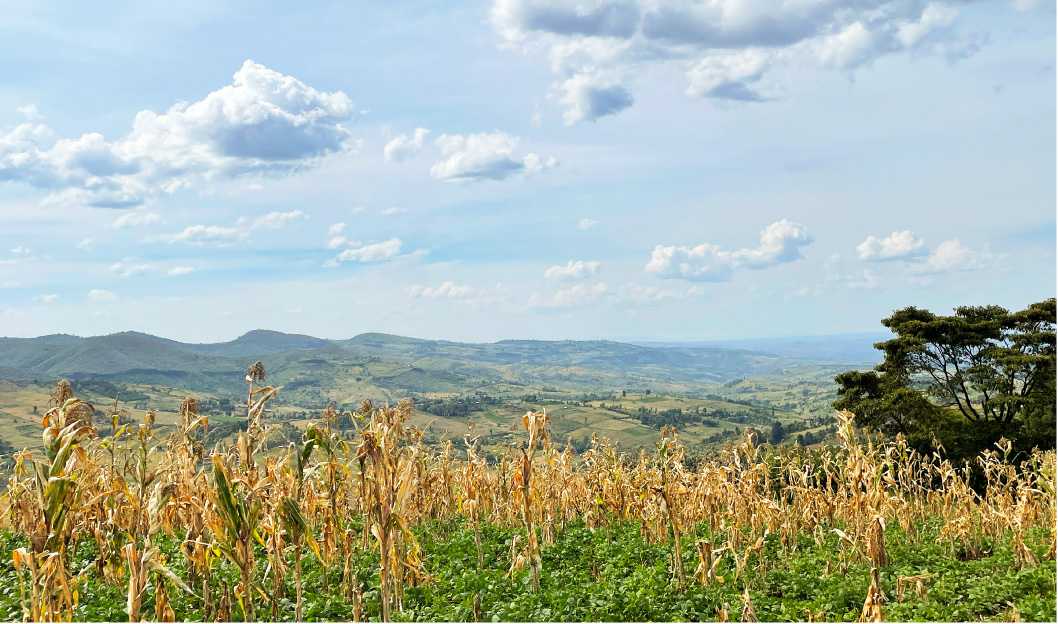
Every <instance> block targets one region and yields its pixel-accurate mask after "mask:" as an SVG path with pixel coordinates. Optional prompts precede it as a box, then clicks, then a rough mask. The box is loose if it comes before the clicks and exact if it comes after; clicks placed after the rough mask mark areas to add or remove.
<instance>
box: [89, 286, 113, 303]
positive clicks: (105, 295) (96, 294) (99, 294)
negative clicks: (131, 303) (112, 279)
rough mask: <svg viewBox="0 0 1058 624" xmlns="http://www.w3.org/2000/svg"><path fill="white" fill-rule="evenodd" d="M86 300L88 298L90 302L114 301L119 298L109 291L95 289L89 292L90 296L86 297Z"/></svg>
mask: <svg viewBox="0 0 1058 624" xmlns="http://www.w3.org/2000/svg"><path fill="white" fill-rule="evenodd" d="M85 298H87V299H88V300H89V301H114V300H115V299H117V298H118V296H117V295H115V294H114V293H112V292H110V291H109V290H99V289H96V288H93V289H92V290H90V291H88V294H87V295H86V296H85Z"/></svg>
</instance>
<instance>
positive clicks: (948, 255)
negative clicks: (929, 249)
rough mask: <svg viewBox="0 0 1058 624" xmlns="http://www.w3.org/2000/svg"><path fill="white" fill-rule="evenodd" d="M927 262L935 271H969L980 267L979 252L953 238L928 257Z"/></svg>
mask: <svg viewBox="0 0 1058 624" xmlns="http://www.w3.org/2000/svg"><path fill="white" fill-rule="evenodd" d="M926 264H927V265H928V266H929V268H930V269H931V270H932V271H933V272H935V273H951V272H955V271H969V270H971V269H977V268H980V266H981V263H980V260H979V258H978V254H975V253H974V252H973V251H972V250H971V249H969V248H968V247H966V246H965V245H963V244H962V243H961V242H959V239H957V238H953V239H951V240H946V241H944V242H943V243H941V244H940V245H937V248H936V249H935V250H933V253H931V254H929V256H928V257H927V258H926Z"/></svg>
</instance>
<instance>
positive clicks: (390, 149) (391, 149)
mask: <svg viewBox="0 0 1058 624" xmlns="http://www.w3.org/2000/svg"><path fill="white" fill-rule="evenodd" d="M427 134H430V131H429V130H427V129H426V128H416V129H415V132H413V133H412V135H411V137H408V136H407V135H405V134H402V135H400V136H399V137H397V138H395V139H393V140H392V141H390V142H389V143H386V147H385V148H383V150H382V151H383V154H384V155H385V158H386V162H404V161H405V160H408V159H409V158H412V157H414V156H415V155H416V154H418V153H419V151H420V150H421V149H422V142H423V139H425V138H426V135H427Z"/></svg>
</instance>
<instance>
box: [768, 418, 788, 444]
mask: <svg viewBox="0 0 1058 624" xmlns="http://www.w3.org/2000/svg"><path fill="white" fill-rule="evenodd" d="M785 437H786V429H785V428H784V427H783V426H782V423H781V422H779V421H777V420H776V421H775V422H774V423H773V424H772V426H771V435H770V436H768V441H769V442H771V445H772V446H779V445H780V444H782V439H783V438H785Z"/></svg>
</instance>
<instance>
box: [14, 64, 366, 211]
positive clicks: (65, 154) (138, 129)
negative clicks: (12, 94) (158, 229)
mask: <svg viewBox="0 0 1058 624" xmlns="http://www.w3.org/2000/svg"><path fill="white" fill-rule="evenodd" d="M353 114H354V109H353V103H352V101H350V99H349V98H348V97H347V96H346V95H345V94H344V93H341V92H336V93H325V92H321V91H317V90H316V89H313V88H312V87H309V86H307V85H305V84H304V83H302V82H301V81H299V80H297V79H296V78H292V77H290V76H285V75H283V74H280V73H278V72H275V71H273V70H271V69H268V68H267V67H264V66H263V65H259V64H257V63H254V62H253V61H246V62H245V63H244V64H243V66H242V67H241V68H240V69H239V70H238V71H237V72H235V75H234V79H233V81H232V84H230V85H227V86H225V87H222V88H220V89H218V90H217V91H214V92H212V93H210V94H208V95H207V96H206V97H205V98H203V99H202V100H199V101H197V102H194V103H192V104H187V103H178V104H176V105H174V106H173V107H171V108H170V109H169V110H168V111H166V112H165V113H162V114H157V113H154V112H152V111H147V110H145V111H142V112H140V113H139V114H137V115H136V118H135V120H133V123H132V131H131V132H130V133H129V134H127V135H126V136H124V137H122V138H120V139H118V140H116V141H113V142H110V141H107V140H106V139H104V138H103V136H102V135H101V134H98V133H88V134H84V135H82V136H81V137H80V138H76V139H58V138H56V137H55V136H54V134H53V133H52V131H51V130H50V129H49V128H48V127H46V126H44V125H35V124H32V123H24V124H21V125H18V126H16V127H15V128H14V129H13V130H11V131H10V132H8V133H7V134H3V135H0V182H4V181H17V182H24V183H27V184H30V185H32V186H34V187H37V188H41V189H45V190H47V191H49V192H51V194H52V195H53V199H54V200H56V201H63V202H69V203H75V204H83V205H88V206H96V207H107V208H128V207H135V206H140V205H143V204H145V203H147V202H149V201H151V200H152V199H155V198H157V197H159V196H161V195H165V194H169V193H173V192H176V191H178V190H181V189H189V188H194V187H196V186H201V185H202V184H204V183H206V182H208V181H211V180H230V179H234V178H238V177H241V176H247V175H266V176H285V175H291V174H294V173H296V172H298V171H300V170H302V169H305V168H309V167H312V166H314V165H315V164H317V163H318V162H319V160H320V159H322V158H324V157H326V156H327V155H329V154H333V153H336V152H340V151H343V150H348V149H350V148H351V147H352V146H353V137H352V135H351V134H350V132H349V131H348V130H347V129H346V128H345V127H344V126H343V125H342V124H343V123H344V122H346V121H348V120H349V119H351V118H352V116H353Z"/></svg>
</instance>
